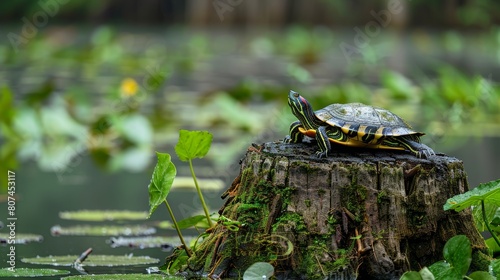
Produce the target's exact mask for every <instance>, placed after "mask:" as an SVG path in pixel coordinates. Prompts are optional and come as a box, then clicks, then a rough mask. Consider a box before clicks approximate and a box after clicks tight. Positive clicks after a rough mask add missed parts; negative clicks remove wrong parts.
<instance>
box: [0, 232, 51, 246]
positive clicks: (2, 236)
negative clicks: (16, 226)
mask: <svg viewBox="0 0 500 280" xmlns="http://www.w3.org/2000/svg"><path fill="white" fill-rule="evenodd" d="M9 236H10V235H9V234H8V233H0V244H5V243H7V242H8V240H9ZM42 241H43V236H41V235H37V234H31V233H16V244H26V243H30V242H42Z"/></svg>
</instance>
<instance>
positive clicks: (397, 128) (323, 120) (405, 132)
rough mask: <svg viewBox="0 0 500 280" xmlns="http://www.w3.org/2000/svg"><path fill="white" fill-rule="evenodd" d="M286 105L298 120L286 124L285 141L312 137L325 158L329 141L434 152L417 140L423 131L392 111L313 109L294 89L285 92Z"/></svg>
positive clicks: (421, 153)
mask: <svg viewBox="0 0 500 280" xmlns="http://www.w3.org/2000/svg"><path fill="white" fill-rule="evenodd" d="M288 105H290V108H291V109H292V113H293V114H294V115H295V116H296V117H297V118H298V121H295V122H293V123H292V124H291V125H290V135H289V136H287V137H286V138H285V140H284V142H285V143H300V142H302V140H303V138H304V136H308V137H311V138H316V140H317V143H318V146H319V150H318V151H317V152H316V156H317V157H319V158H324V157H327V156H328V155H329V154H330V153H331V152H332V151H333V148H332V144H331V143H335V144H341V145H345V146H349V147H362V148H373V149H388V150H405V151H408V152H410V153H412V154H413V155H415V156H417V157H419V158H428V157H430V156H432V155H435V152H434V151H433V150H432V149H431V148H429V147H428V146H426V145H424V144H422V143H420V136H423V135H424V133H422V132H416V131H414V130H413V129H412V128H411V127H410V125H408V124H407V123H406V122H405V121H404V120H403V119H402V118H400V117H399V116H397V115H396V114H394V113H392V112H390V111H388V110H385V109H382V108H378V107H373V106H368V105H365V104H361V103H347V104H331V105H328V106H326V107H325V108H323V109H320V110H317V111H313V108H312V106H311V104H309V102H308V101H307V100H306V99H305V98H304V97H302V96H301V95H300V94H298V93H297V92H295V91H293V90H291V91H290V93H289V94H288Z"/></svg>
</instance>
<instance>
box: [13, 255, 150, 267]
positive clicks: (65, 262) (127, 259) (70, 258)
mask: <svg viewBox="0 0 500 280" xmlns="http://www.w3.org/2000/svg"><path fill="white" fill-rule="evenodd" d="M78 257H79V256H78V255H67V256H46V257H40V256H37V257H34V258H23V259H21V261H22V262H24V263H30V264H41V265H54V266H72V265H73V263H74V262H75V260H76V259H77V258H78ZM159 261H160V260H159V259H155V258H151V257H149V256H132V255H123V256H113V255H89V256H88V258H87V259H85V261H84V262H83V263H82V266H107V267H111V266H126V265H145V264H153V263H158V262H159Z"/></svg>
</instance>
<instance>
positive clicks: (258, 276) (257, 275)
mask: <svg viewBox="0 0 500 280" xmlns="http://www.w3.org/2000/svg"><path fill="white" fill-rule="evenodd" d="M273 274H274V267H273V266H272V265H270V264H269V263H266V262H256V263H254V264H252V265H251V266H250V267H249V268H248V269H247V270H246V271H245V273H244V274H243V280H262V279H269V278H270V277H271V276H273Z"/></svg>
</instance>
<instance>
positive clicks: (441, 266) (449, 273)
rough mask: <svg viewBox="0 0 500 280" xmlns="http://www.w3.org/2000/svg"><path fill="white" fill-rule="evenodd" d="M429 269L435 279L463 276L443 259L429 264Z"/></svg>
mask: <svg viewBox="0 0 500 280" xmlns="http://www.w3.org/2000/svg"><path fill="white" fill-rule="evenodd" d="M429 271H430V272H431V273H432V274H433V275H434V277H435V279H437V280H440V279H443V280H445V279H462V278H463V275H460V273H459V272H458V271H457V270H456V269H453V267H451V266H450V264H449V263H447V262H445V261H439V262H436V263H434V264H432V265H431V266H429Z"/></svg>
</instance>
